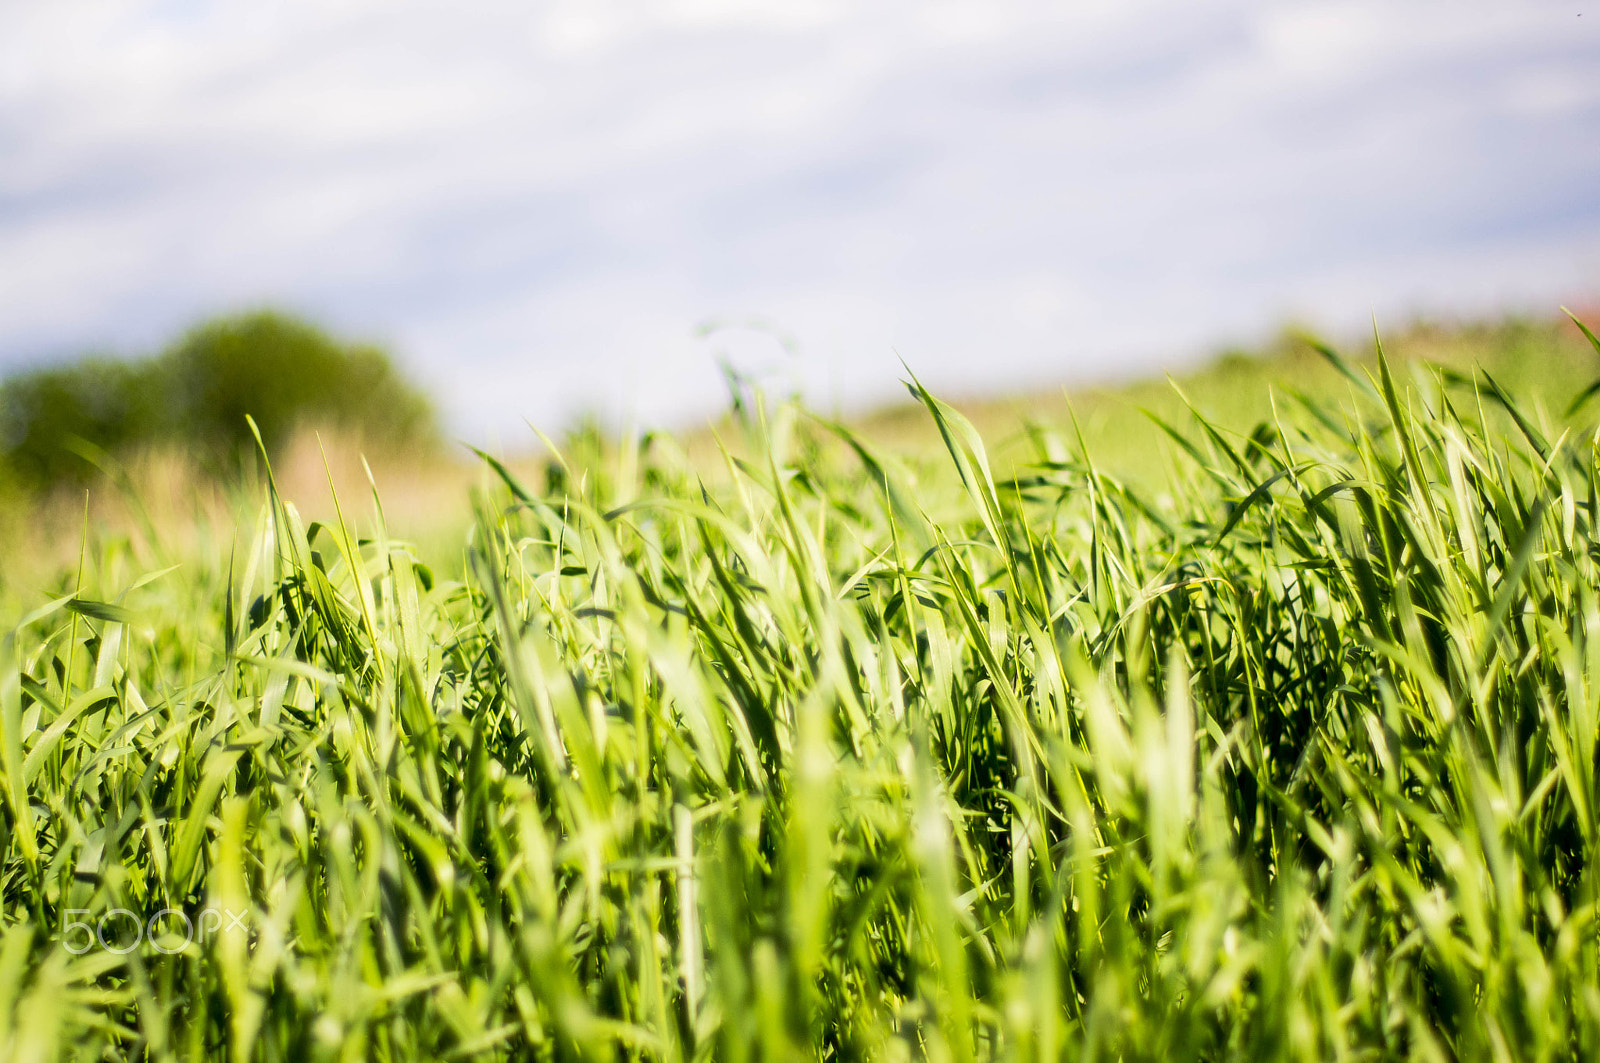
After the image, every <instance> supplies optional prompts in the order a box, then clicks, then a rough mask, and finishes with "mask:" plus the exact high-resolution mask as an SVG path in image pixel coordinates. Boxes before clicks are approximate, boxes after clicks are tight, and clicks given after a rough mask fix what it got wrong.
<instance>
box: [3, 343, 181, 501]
mask: <svg viewBox="0 0 1600 1063" xmlns="http://www.w3.org/2000/svg"><path fill="white" fill-rule="evenodd" d="M162 420H163V417H162V409H161V397H160V395H159V394H158V393H157V392H156V390H155V389H154V388H152V387H151V381H150V373H149V370H148V368H147V367H146V366H143V365H139V364H137V363H129V362H121V361H115V360H112V359H108V358H86V359H84V360H82V361H80V362H78V363H77V364H75V365H69V366H53V367H50V368H47V369H35V370H33V371H31V372H25V373H22V374H20V375H17V376H14V377H12V378H10V379H9V380H7V381H5V383H4V384H3V385H0V452H3V453H4V456H5V464H6V465H7V466H9V470H8V471H9V472H10V476H8V477H7V479H10V480H14V481H17V482H19V483H20V484H21V485H23V486H25V487H35V488H37V487H44V486H48V485H51V484H57V483H61V482H64V481H68V480H74V479H80V478H81V477H82V476H83V474H84V473H86V472H87V471H88V470H89V469H91V468H92V466H91V465H90V464H89V463H88V462H87V461H85V459H84V456H83V450H84V448H83V444H84V443H90V444H93V446H94V447H96V448H99V449H101V450H115V449H120V448H122V447H124V446H127V445H130V444H135V443H139V442H143V441H147V440H150V439H152V438H154V437H155V436H156V435H157V434H158V432H159V430H160V426H161V423H162Z"/></svg>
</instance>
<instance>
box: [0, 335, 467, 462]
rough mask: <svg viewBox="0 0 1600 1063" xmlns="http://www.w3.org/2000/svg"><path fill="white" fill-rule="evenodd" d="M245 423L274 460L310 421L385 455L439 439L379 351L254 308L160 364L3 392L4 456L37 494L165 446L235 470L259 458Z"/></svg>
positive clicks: (51, 375)
mask: <svg viewBox="0 0 1600 1063" xmlns="http://www.w3.org/2000/svg"><path fill="white" fill-rule="evenodd" d="M246 415H249V416H251V417H253V418H254V419H255V421H256V423H257V425H258V426H259V427H260V430H261V437H262V441H263V443H264V444H265V445H266V447H267V450H268V452H269V453H276V452H278V451H280V450H281V449H282V448H283V447H284V445H285V444H287V443H288V441H289V439H290V438H291V437H292V436H293V435H294V432H295V431H296V429H298V428H300V427H303V426H308V425H317V426H328V427H334V428H338V429H341V430H343V431H346V432H349V433H351V434H353V435H356V436H358V437H360V438H361V439H362V440H363V441H364V442H366V443H368V444H370V445H372V446H377V447H382V448H385V449H393V448H399V447H406V446H418V445H421V446H426V445H429V444H431V443H432V442H433V441H434V439H435V427H434V414H433V410H432V407H431V406H430V404H429V403H428V400H427V399H426V397H424V396H423V395H422V394H421V392H419V391H418V390H417V389H416V388H415V387H414V386H413V385H412V384H411V383H410V382H408V381H407V380H405V379H404V377H402V376H401V374H400V373H399V371H398V370H397V369H396V368H395V367H394V364H393V363H392V362H391V361H390V359H389V358H388V356H387V355H386V354H385V353H384V352H383V351H382V350H380V349H379V348H377V347H374V346H371V345H368V344H349V343H344V342H342V341H340V340H338V339H335V338H333V337H332V336H330V335H328V334H327V333H326V332H323V331H322V330H321V329H318V328H317V327H315V326H313V325H310V324H307V323H306V322H304V321H300V320H297V319H295V318H293V317H290V316H288V315H285V314H282V313H278V312H275V311H256V312H252V313H246V314H241V315H236V316H231V317H223V318H217V319H214V320H211V321H207V322H205V323H203V324H200V325H198V326H196V327H195V328H193V329H191V330H189V331H188V332H187V333H185V334H184V335H183V336H182V337H181V338H180V339H179V340H178V341H177V342H176V343H174V344H173V345H172V346H171V347H169V348H168V349H167V350H166V351H165V352H164V353H162V354H161V355H159V356H157V357H154V358H146V359H142V360H137V361H119V360H115V359H108V358H86V359H84V360H82V361H79V362H77V363H75V364H72V365H65V366H52V367H49V368H44V369H36V370H32V371H29V372H24V373H21V374H19V375H16V376H13V377H11V378H10V379H8V380H6V381H5V382H4V383H3V384H0V457H3V461H4V464H5V465H6V466H7V468H8V472H9V477H10V478H11V479H12V480H15V481H17V482H19V483H21V484H22V485H24V486H26V487H28V488H32V489H35V490H37V489H42V488H48V487H51V486H54V485H58V484H62V483H65V482H70V481H74V480H81V479H83V478H84V477H85V476H86V475H87V474H88V473H89V472H90V471H91V470H92V468H93V466H92V464H91V463H90V462H89V461H87V460H85V455H87V454H93V453H94V452H95V451H107V452H117V451H123V450H128V449H131V448H136V447H140V446H149V445H152V444H160V443H174V444H177V445H179V446H182V447H183V448H185V449H187V450H189V451H190V452H191V453H193V454H194V455H195V456H196V457H197V458H198V459H199V460H200V461H201V462H202V464H204V465H205V466H206V467H208V468H210V469H211V470H213V471H214V472H218V473H224V474H231V473H234V472H236V471H238V469H239V468H240V467H241V465H242V464H244V463H247V462H249V461H251V460H252V456H253V454H254V452H255V441H254V439H253V438H252V436H251V433H250V429H249V425H248V423H247V422H246V420H245V417H246ZM85 444H87V446H86V445H85Z"/></svg>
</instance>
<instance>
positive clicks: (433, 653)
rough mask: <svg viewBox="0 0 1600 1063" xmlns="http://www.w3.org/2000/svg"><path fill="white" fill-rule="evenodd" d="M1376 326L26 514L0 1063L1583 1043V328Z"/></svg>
mask: <svg viewBox="0 0 1600 1063" xmlns="http://www.w3.org/2000/svg"><path fill="white" fill-rule="evenodd" d="M1392 350H1393V355H1394V357H1393V358H1392V359H1391V360H1389V361H1382V362H1380V361H1377V360H1371V359H1364V358H1362V359H1351V360H1349V361H1341V360H1340V359H1338V358H1337V357H1329V356H1325V355H1323V354H1320V353H1317V352H1316V351H1314V350H1311V349H1309V348H1307V347H1305V346H1304V345H1302V344H1299V343H1298V342H1296V343H1286V344H1285V345H1284V349H1282V350H1280V351H1276V352H1264V354H1270V355H1271V357H1265V356H1263V357H1259V358H1258V357H1235V358H1232V359H1228V360H1225V361H1223V362H1221V363H1220V364H1218V365H1216V366H1214V367H1212V368H1210V369H1208V370H1206V371H1204V372H1202V373H1199V374H1196V375H1192V376H1189V377H1187V378H1185V379H1183V380H1181V381H1180V382H1179V383H1180V387H1181V388H1182V391H1183V394H1184V395H1186V396H1187V397H1188V399H1189V400H1190V401H1192V403H1193V405H1194V408H1195V410H1197V411H1199V414H1200V415H1196V414H1194V413H1191V412H1190V411H1189V410H1188V409H1186V408H1185V405H1184V400H1183V399H1182V398H1179V397H1177V396H1176V395H1174V394H1173V393H1172V392H1171V391H1170V389H1167V388H1166V387H1165V385H1156V384H1152V385H1139V386H1135V387H1130V388H1126V389H1119V390H1117V391H1115V392H1103V393H1093V394H1083V395H1078V396H1074V398H1073V400H1072V408H1073V411H1075V413H1076V416H1077V422H1078V428H1081V434H1080V432H1079V431H1078V429H1077V428H1074V426H1073V421H1072V417H1071V416H1070V415H1069V414H1068V412H1067V408H1066V401H1065V400H1064V399H1057V398H1055V397H1045V396H1041V397H1034V398H1028V399H1022V400H1017V401H1015V402H1008V403H985V404H975V405H970V406H964V407H962V408H961V409H958V408H956V407H953V406H948V405H945V404H944V403H941V402H940V401H938V400H937V399H936V398H934V397H933V396H931V395H928V394H926V393H923V392H920V391H918V392H917V394H916V399H917V403H918V404H917V405H916V407H915V408H914V409H913V408H908V409H894V410H888V411H883V412H882V413H880V414H877V415H875V416H872V417H867V418H863V419H861V420H860V421H859V422H857V423H854V424H851V425H848V426H834V425H829V424H827V423H825V422H824V421H820V420H818V419H816V418H813V417H811V416H810V415H809V414H807V412H806V411H805V410H803V409H801V408H799V407H798V406H796V405H793V404H789V403H782V402H770V403H767V404H764V405H762V406H758V407H756V408H753V409H750V410H748V411H746V414H745V416H744V417H743V418H741V419H739V420H729V421H728V422H725V423H724V424H722V425H720V426H718V428H717V432H716V435H717V437H720V439H721V440H722V442H724V443H725V444H726V448H727V449H726V450H722V449H719V448H718V446H717V444H716V440H715V439H713V436H712V435H711V434H710V433H709V432H707V433H699V434H690V435H688V436H686V437H684V438H683V439H682V440H681V442H680V441H678V440H675V439H674V438H672V437H670V436H660V437H656V438H652V439H650V440H644V441H641V440H621V441H616V440H606V439H603V438H600V437H599V436H598V435H589V436H579V437H574V438H572V439H569V440H568V441H567V442H566V444H565V445H564V446H563V449H562V452H561V453H560V454H552V455H547V456H543V457H541V458H539V459H537V460H533V459H530V460H528V461H525V462H522V463H519V464H517V465H516V467H514V468H507V467H505V466H502V465H499V464H498V463H496V462H493V461H490V462H486V463H485V464H482V465H480V466H478V467H477V468H476V469H475V470H474V471H472V472H460V471H459V470H454V469H452V468H450V467H442V468H441V469H430V470H424V471H421V472H419V471H417V470H414V469H413V470H410V471H408V470H407V469H406V468H405V467H404V466H403V465H397V466H393V467H386V466H384V465H383V464H382V463H378V464H377V465H376V466H375V472H374V479H375V480H376V481H377V484H378V490H377V492H376V494H375V495H374V493H373V492H372V490H371V489H370V487H369V486H366V485H365V473H355V472H353V468H354V469H359V467H360V463H359V461H358V460H356V459H355V458H354V456H353V455H346V454H342V453H340V452H338V451H337V449H335V452H334V453H332V454H331V455H330V460H329V466H330V468H332V469H333V470H334V471H333V472H332V474H331V478H332V480H333V481H334V483H335V484H336V485H337V486H338V499H337V501H335V500H334V498H333V497H332V495H331V493H330V494H320V493H319V492H318V490H317V489H314V488H313V487H312V486H311V484H312V483H313V481H312V480H311V479H309V474H308V473H307V472H306V469H307V468H313V469H314V468H315V464H316V463H314V462H311V461H310V459H309V458H308V457H306V456H304V455H302V456H301V457H300V458H295V459H293V460H292V461H289V462H287V463H286V465H293V466H294V468H293V469H292V470H291V469H289V468H287V467H285V468H280V470H279V471H280V473H282V474H283V475H284V476H285V477H293V486H292V487H289V486H287V485H288V483H289V481H288V480H287V479H285V480H281V481H280V480H273V479H270V478H267V477H263V479H262V481H261V482H260V483H259V484H257V485H255V486H254V487H247V488H246V489H244V490H243V491H242V492H241V491H234V492H229V491H227V490H222V489H212V488H207V487H204V485H202V484H200V483H199V482H197V481H195V480H193V479H191V478H188V477H187V475H186V474H185V473H183V472H182V470H181V468H178V466H176V465H169V466H165V468H167V469H168V471H169V474H170V475H169V477H168V479H167V480H166V481H161V480H160V479H159V476H158V475H157V474H158V473H159V471H160V469H159V468H157V467H155V466H152V467H151V468H149V469H146V470H145V472H143V473H140V474H139V475H138V476H135V477H132V478H130V480H129V481H128V484H127V485H126V487H125V490H124V491H123V493H122V496H121V498H122V501H121V502H119V503H117V505H119V506H121V507H122V508H121V509H118V510H117V511H116V512H115V513H113V512H112V511H111V510H109V509H108V510H105V511H96V510H94V509H93V504H91V513H90V517H89V519H88V520H87V522H84V521H83V516H82V511H81V510H80V511H78V514H77V517H76V519H77V521H79V522H80V523H79V524H78V525H77V527H78V528H84V526H85V523H86V530H84V531H81V532H75V531H72V530H71V529H72V527H73V525H72V524H71V523H69V521H70V520H71V518H70V517H63V516H60V515H59V514H58V515H57V516H39V517H37V521H38V522H40V523H39V524H38V527H37V528H36V529H35V539H34V540H33V542H32V545H30V546H29V547H28V548H27V549H28V550H29V551H31V552H30V553H22V552H17V553H13V554H11V555H10V557H9V560H8V563H7V568H6V576H5V582H4V584H3V586H0V611H3V618H0V630H3V631H4V632H5V636H4V641H3V643H0V906H3V907H0V922H3V926H0V1059H5V1060H18V1061H21V1060H53V1059H85V1060H87V1059H121V1058H135V1059H148V1060H161V1061H166V1060H212V1059H231V1060H239V1061H243V1060H264V1061H265V1060H272V1061H277V1060H346V1059H352V1060H353V1059H378V1060H434V1059H441V1060H442V1059H483V1060H522V1059H549V1060H566V1059H586V1060H601V1059H604V1060H617V1059H639V1060H690V1059H693V1060H710V1059H715V1060H757V1059H760V1060H778V1059H810V1058H821V1059H830V1060H835V1059H836V1060H845V1059H890V1060H907V1061H909V1060H924V1059H926V1060H934V1061H946V1060H948V1061H967V1060H1019V1061H1020V1060H1045V1059H1051V1060H1055V1059H1062V1058H1074V1059H1091V1060H1101V1059H1103V1060H1113V1059H1119V1060H1160V1061H1163V1063H1166V1061H1178V1060H1232V1059H1257V1058H1270V1059H1292V1060H1327V1059H1402V1058H1404V1059H1410V1058H1423V1059H1438V1060H1500V1059H1533V1060H1579V1059H1594V1058H1600V875H1597V863H1596V861H1597V857H1600V826H1597V816H1600V548H1597V547H1596V543H1597V542H1600V442H1597V437H1596V435H1595V433H1594V427H1595V425H1596V423H1597V410H1595V409H1591V408H1589V407H1581V406H1580V407H1579V408H1578V409H1576V410H1575V411H1573V412H1572V413H1571V414H1569V413H1568V412H1567V411H1568V409H1569V407H1570V406H1571V403H1572V399H1573V398H1574V397H1576V396H1578V395H1580V394H1581V393H1582V390H1583V388H1584V387H1585V386H1586V385H1587V384H1588V383H1589V381H1590V380H1591V379H1593V378H1594V377H1597V376H1600V344H1591V343H1590V342H1589V341H1588V340H1586V339H1585V338H1584V336H1583V335H1582V333H1580V332H1579V331H1578V330H1577V329H1576V328H1572V327H1570V326H1560V325H1554V324H1551V325H1537V326H1535V325H1515V324H1513V325H1504V326H1496V327H1494V328H1484V329H1481V330H1478V331H1476V332H1474V331H1472V330H1466V331H1461V330H1457V331H1454V332H1450V333H1445V332H1430V331H1428V330H1414V331H1412V332H1409V333H1406V334H1403V335H1400V336H1397V337H1396V338H1395V340H1394V342H1393V344H1392ZM1424 359H1432V360H1434V361H1436V362H1437V363H1439V364H1442V365H1443V366H1444V367H1445V371H1444V372H1443V373H1442V375H1441V370H1439V369H1435V368H1430V367H1429V366H1428V365H1426V364H1425V363H1424V361H1423V360H1424ZM1474 364H1481V365H1483V366H1486V367H1487V368H1488V371H1489V373H1490V374H1491V375H1492V376H1493V378H1494V379H1495V381H1497V382H1498V385H1499V386H1500V387H1499V390H1496V389H1495V387H1494V386H1492V385H1491V384H1490V383H1489V381H1488V378H1486V377H1481V376H1480V377H1479V378H1478V379H1477V381H1476V382H1474V380H1473V378H1472V375H1471V374H1472V366H1473V365H1474ZM1452 373H1453V374H1455V375H1451V374H1452ZM1269 385H1270V387H1269ZM1296 393H1298V394H1296ZM1140 406H1147V407H1149V408H1150V409H1151V411H1152V412H1153V413H1155V415H1156V416H1157V417H1158V418H1160V419H1161V420H1162V421H1163V422H1164V423H1165V425H1166V427H1165V428H1163V427H1161V426H1158V425H1157V424H1156V423H1154V422H1153V421H1151V420H1150V419H1149V418H1147V417H1146V416H1145V415H1144V414H1142V413H1140V412H1139V407H1140ZM1597 406H1600V400H1597ZM963 410H964V411H965V416H964V415H963V412H962V411H963ZM1029 426H1031V427H1029ZM302 466H304V467H302ZM173 469H177V470H178V471H176V472H174V471H172V470H173ZM408 477H409V478H410V481H409V482H408ZM418 477H428V478H431V479H425V480H423V481H421V482H417V478H418ZM158 484H164V486H161V487H160V491H162V492H165V493H164V494H160V495H159V496H158V495H157V494H156V492H157V486H156V485H158ZM474 484H476V488H475V489H474V490H472V491H471V492H470V497H469V491H468V488H469V487H472V486H473V485H474ZM386 485H394V486H393V488H392V490H391V487H389V486H386ZM313 495H314V497H313ZM391 499H394V500H395V501H394V502H391ZM147 518H148V519H147ZM23 519H24V520H34V519H35V518H34V517H32V516H29V515H27V514H24V515H23ZM47 521H57V522H58V523H56V524H47V523H45V522H47ZM39 529H47V530H48V534H44V533H42V532H40V530H39ZM63 529H66V530H63ZM41 534H44V538H45V540H46V541H44V542H42V543H41V542H40V541H38V539H39V536H40V535H41ZM424 540H425V541H424Z"/></svg>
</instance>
